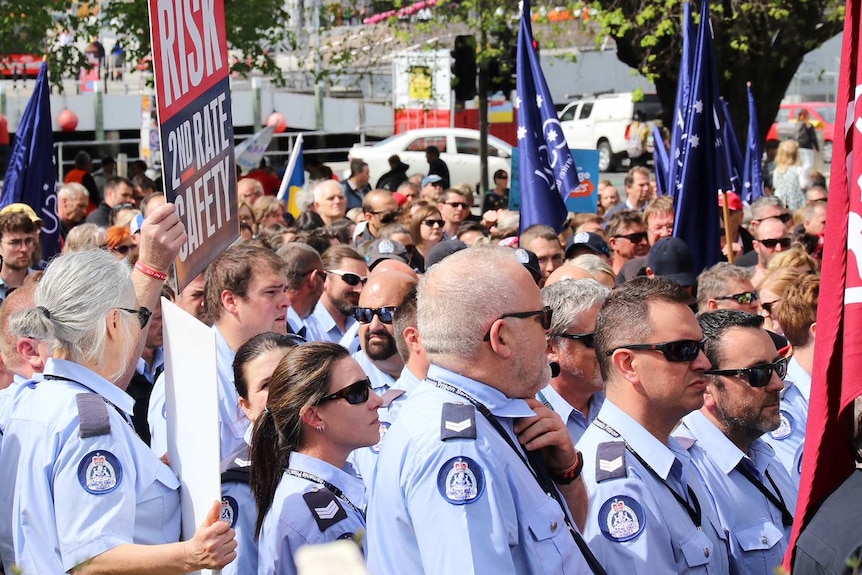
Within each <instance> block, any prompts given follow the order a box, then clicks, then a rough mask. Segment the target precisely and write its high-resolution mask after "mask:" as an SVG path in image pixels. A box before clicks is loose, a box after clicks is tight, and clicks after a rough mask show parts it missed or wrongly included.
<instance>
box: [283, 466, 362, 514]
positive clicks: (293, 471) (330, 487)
mask: <svg viewBox="0 0 862 575" xmlns="http://www.w3.org/2000/svg"><path fill="white" fill-rule="evenodd" d="M284 472H285V473H287V474H288V475H293V476H294V477H299V478H300V479H305V480H306V481H311V482H312V483H317V484H318V485H321V486H323V487H325V488H327V489H328V490H329V491H331V492H332V494H333V495H335V496H336V497H338V498H339V499H341V500H342V501H343V502H344V503H346V504H347V505H348V506H349V507H350V508H351V509H353V510H354V511H356V512H357V513H359V515H360V516H362V520H363V521H364V520H365V512H364V511H363V510H362V509H360V508H359V507H357V506H356V505H354V504H353V502H352V501H350V499H348V498H347V496H346V495H345V494H344V492H343V491H342V490H340V489H339V488H337V487H336V486H334V485H333V484H331V483H330V482H328V481H327V480H325V479H321V478H320V477H318V476H317V475H314V474H312V473H309V472H307V471H299V470H298V469H291V468H290V467H288V468H287V469H285V470H284Z"/></svg>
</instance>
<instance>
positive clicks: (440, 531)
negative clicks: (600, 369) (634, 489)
mask: <svg viewBox="0 0 862 575" xmlns="http://www.w3.org/2000/svg"><path fill="white" fill-rule="evenodd" d="M428 379H437V380H440V381H444V382H447V383H449V384H451V385H453V386H455V387H458V388H460V389H462V390H463V391H465V392H466V393H468V394H470V395H471V396H473V397H474V398H475V399H476V400H478V401H480V402H482V403H484V404H485V405H486V406H487V407H488V409H490V411H491V413H493V414H494V415H495V416H496V418H497V420H498V421H499V422H500V424H501V425H502V426H503V427H504V428H505V429H506V430H507V431H508V432H509V433H510V434H511V438H512V440H513V441H517V439H516V437H515V435H514V432H513V431H512V426H513V423H514V421H515V419H517V418H521V417H532V416H534V415H535V413H534V412H533V410H532V409H530V407H529V406H528V405H527V403H526V402H525V401H524V400H523V399H510V398H508V397H506V396H505V395H504V394H503V393H501V392H500V391H498V390H496V389H494V388H492V387H490V386H487V385H485V384H483V383H480V382H478V381H475V380H472V379H469V378H466V377H463V376H460V375H458V374H455V373H453V372H451V371H448V370H445V369H442V368H440V367H438V366H434V365H432V366H431V368H430V370H429V372H428ZM446 403H461V404H464V403H465V400H464V399H462V398H461V397H459V396H457V395H455V394H453V393H451V392H449V391H445V390H443V389H439V388H437V387H435V386H434V385H433V384H431V383H429V382H426V383H424V384H423V385H420V386H418V387H417V388H416V390H415V391H414V392H412V393H411V394H410V397H409V398H408V399H407V400H406V401H405V402H404V403H403V405H402V406H401V409H400V412H399V414H398V419H397V420H396V421H395V423H393V424H392V427H390V429H389V432H388V433H387V434H386V441H385V445H384V448H383V449H382V450H381V452H380V456H379V458H378V462H377V468H376V470H375V473H374V480H373V487H372V490H371V496H370V503H369V517H368V527H369V528H368V570H369V572H370V573H374V574H375V575H395V574H397V575H402V574H404V573H410V574H411V575H422V574H427V575H431V574H441V575H443V574H446V575H451V574H453V573H455V574H469V573H487V574H494V575H497V574H504V573H512V574H514V573H517V574H519V575H521V574H527V575H529V574H534V573H548V574H565V575H568V574H572V573H577V574H586V573H590V571H589V567H588V566H587V564H586V561H585V560H584V559H583V557H582V555H581V554H580V551H579V550H578V548H577V546H576V544H575V541H574V539H573V538H572V535H571V534H570V533H569V531H568V529H567V528H566V524H565V520H564V514H563V510H562V509H561V508H560V506H559V505H558V503H557V502H556V501H555V500H554V499H553V498H552V497H550V496H549V495H548V494H546V493H545V492H544V491H543V490H542V488H541V487H540V486H539V484H538V483H537V482H536V480H535V479H534V477H533V475H532V474H531V472H530V471H529V469H528V468H527V467H526V466H525V464H524V463H523V462H522V461H521V459H520V458H519V457H518V455H517V454H516V453H515V452H514V451H513V450H512V449H511V448H510V447H509V445H508V444H507V443H506V441H505V440H504V439H503V437H501V436H500V435H499V434H498V433H497V431H495V430H494V428H493V427H492V426H491V424H490V423H489V422H488V421H487V420H486V419H485V418H484V417H483V416H482V415H481V414H479V413H478V411H477V412H476V417H475V428H474V429H475V431H476V433H477V437H476V439H449V440H447V441H442V440H441V439H440V437H441V422H442V412H443V405H444V404H446ZM462 423H463V422H462ZM470 425H472V423H471V424H470ZM470 425H468V426H466V427H465V426H464V425H460V426H458V429H462V430H469V429H470Z"/></svg>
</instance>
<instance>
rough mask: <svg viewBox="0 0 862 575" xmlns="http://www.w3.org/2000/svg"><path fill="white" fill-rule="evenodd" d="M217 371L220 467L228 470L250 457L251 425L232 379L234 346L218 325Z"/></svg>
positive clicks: (216, 336) (214, 330)
mask: <svg viewBox="0 0 862 575" xmlns="http://www.w3.org/2000/svg"><path fill="white" fill-rule="evenodd" d="M212 329H213V332H214V333H215V340H216V371H217V373H218V386H219V393H218V402H219V423H220V425H219V427H220V437H221V470H222V471H225V470H227V469H228V468H229V467H230V466H231V465H233V461H234V460H235V459H236V458H237V457H241V458H243V459H248V444H246V442H245V440H244V439H243V438H244V437H245V430H246V429H248V427H249V426H250V425H251V422H249V420H248V417H246V416H245V413H243V411H242V408H240V406H239V393H237V391H236V385H235V384H234V381H233V360H234V357H236V352H235V351H234V350H233V349H231V347H230V346H229V345H228V343H227V341H226V340H225V338H224V337H223V336H222V334H221V333H220V332H219V330H218V328H217V327H216V326H213V328H212Z"/></svg>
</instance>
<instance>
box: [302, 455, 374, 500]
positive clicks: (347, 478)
mask: <svg viewBox="0 0 862 575" xmlns="http://www.w3.org/2000/svg"><path fill="white" fill-rule="evenodd" d="M288 466H289V467H290V468H291V469H295V470H297V471H305V472H306V473H310V474H312V475H316V476H317V477H319V478H320V479H323V480H324V481H328V482H329V483H332V484H333V485H334V486H336V487H337V488H339V489H340V490H341V491H342V492H343V493H344V496H345V497H347V499H349V500H350V502H351V503H353V504H354V505H356V506H357V507H362V506H364V505H365V484H364V483H362V480H361V479H359V478H358V477H356V475H355V474H354V473H353V472H352V471H353V470H352V468H351V467H350V464H346V465H345V468H344V469H338V468H337V467H335V466H334V465H331V464H329V463H327V462H325V461H323V460H322V459H317V458H316V457H311V456H309V455H305V454H304V453H299V452H297V451H294V452H292V453H291V454H290V463H289V464H288Z"/></svg>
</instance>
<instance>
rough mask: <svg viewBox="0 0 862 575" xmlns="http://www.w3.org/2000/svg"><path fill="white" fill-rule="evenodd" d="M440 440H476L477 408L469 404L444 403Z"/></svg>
mask: <svg viewBox="0 0 862 575" xmlns="http://www.w3.org/2000/svg"><path fill="white" fill-rule="evenodd" d="M440 439H441V440H442V441H446V440H449V439H476V408H475V407H473V406H472V405H470V404H467V403H444V404H443V419H442V421H441V422H440Z"/></svg>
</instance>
